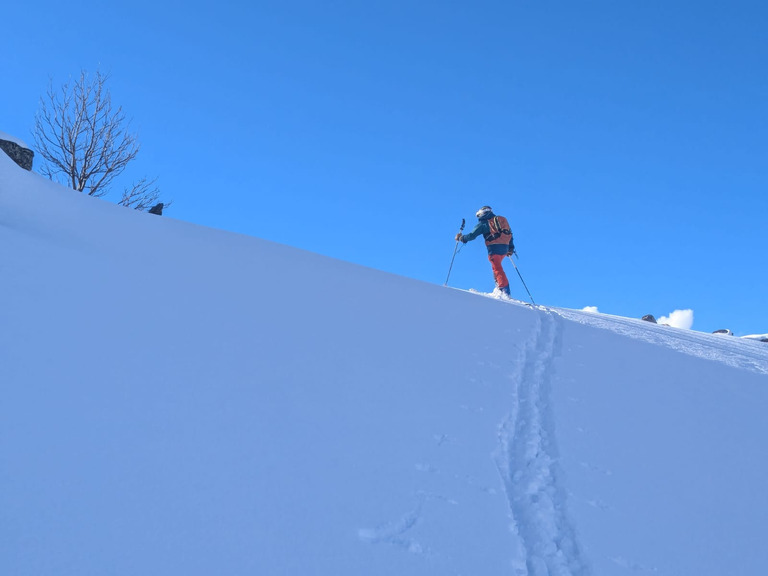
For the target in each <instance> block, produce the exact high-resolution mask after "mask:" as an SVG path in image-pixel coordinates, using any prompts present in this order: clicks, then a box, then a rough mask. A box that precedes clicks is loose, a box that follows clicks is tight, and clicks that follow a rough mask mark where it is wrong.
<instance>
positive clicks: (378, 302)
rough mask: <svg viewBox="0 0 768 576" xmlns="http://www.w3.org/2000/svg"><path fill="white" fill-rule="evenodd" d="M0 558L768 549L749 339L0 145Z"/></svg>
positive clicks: (111, 563) (529, 569)
mask: <svg viewBox="0 0 768 576" xmlns="http://www.w3.org/2000/svg"><path fill="white" fill-rule="evenodd" d="M0 267H1V269H2V281H0V300H1V301H2V303H3V306H2V307H0V385H1V386H2V399H3V400H2V402H1V403H0V510H2V521H0V573H2V574H9V575H23V576H26V575H32V574H35V575H37V574H51V575H53V574H56V575H60V574H77V575H87V574H93V575H97V574H98V575H104V574H115V575H123V574H124V575H126V576H127V575H131V576H133V575H136V574H142V575H144V576H150V575H164V576H165V575H168V574H184V575H185V576H189V575H197V574H199V575H201V576H202V575H205V576H209V575H211V574H226V575H240V574H251V575H252V574H269V575H283V574H284V575H307V574H323V575H329V576H330V575H332V576H341V575H355V576H359V575H362V574H365V575H382V576H383V575H386V576H391V575H394V574H397V575H398V576H402V575H409V574H413V575H420V576H421V575H426V574H434V575H440V576H444V575H450V574H456V575H458V574H463V575H469V576H479V575H503V574H510V575H515V576H521V575H531V576H534V575H535V576H541V575H545V574H552V575H555V574H556V575H574V576H576V575H586V574H595V575H600V576H602V575H614V574H615V575H621V574H638V573H639V574H643V573H652V574H659V575H686V574H688V575H695V576H705V575H717V576H721V575H723V574H761V573H764V572H765V571H766V570H768V549H766V547H765V546H763V544H762V541H763V536H764V534H765V526H766V522H767V521H768V496H766V491H765V490H764V480H765V478H766V473H767V472H768V464H767V463H766V459H765V457H764V456H765V448H764V446H765V439H766V438H767V437H768V423H767V421H766V418H765V413H766V411H768V346H766V344H764V343H762V342H758V341H749V340H745V339H740V338H732V337H730V338H727V337H721V336H717V335H709V334H699V333H695V332H692V331H688V330H678V329H675V328H670V327H664V326H658V325H652V324H649V323H647V322H642V321H640V320H632V319H626V318H617V317H611V316H607V315H602V314H594V313H589V312H582V311H573V310H562V309H548V308H540V309H533V308H531V307H528V306H525V305H523V304H520V303H515V302H504V301H498V300H495V299H492V298H488V297H483V296H482V295H477V294H471V293H469V292H464V291H461V290H456V289H450V288H444V287H442V286H434V285H430V284H426V283H422V282H417V281H414V280H410V279H408V278H402V277H398V276H393V275H391V274H385V273H382V272H379V271H376V270H372V269H368V268H363V267H360V266H356V265H352V264H349V263H345V262H341V261H337V260H333V259H329V258H326V257H322V256H318V255H316V254H312V253H308V252H303V251H300V250H297V249H294V248H290V247H287V246H283V245H278V244H274V243H270V242H268V241H265V240H261V239H257V238H251V237H245V236H240V235H236V234H231V233H227V232H223V231H218V230H212V229H207V228H203V227H199V226H195V225H192V224H189V223H185V222H180V221H175V220H173V219H169V218H167V217H157V216H153V215H149V214H146V213H139V212H136V211H132V210H128V209H125V208H121V207H117V206H114V205H112V204H109V203H107V202H105V201H101V200H96V199H92V198H89V197H85V196H83V195H80V194H78V193H75V192H73V191H71V190H67V189H64V188H62V187H59V186H58V185H55V184H52V183H50V182H48V181H45V180H44V179H42V178H41V177H40V176H38V175H36V174H33V173H28V172H25V171H23V170H21V169H19V168H17V167H16V165H15V164H13V163H12V162H11V161H10V160H9V159H8V158H7V157H6V156H5V155H4V154H0Z"/></svg>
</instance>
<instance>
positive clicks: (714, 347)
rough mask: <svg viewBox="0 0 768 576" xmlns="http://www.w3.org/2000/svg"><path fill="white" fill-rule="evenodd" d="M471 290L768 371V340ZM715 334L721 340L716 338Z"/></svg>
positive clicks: (587, 323)
mask: <svg viewBox="0 0 768 576" xmlns="http://www.w3.org/2000/svg"><path fill="white" fill-rule="evenodd" d="M468 292H470V293H471V294H477V295H479V296H485V297H486V298H493V299H495V300H501V301H503V302H507V303H509V304H513V305H516V306H528V307H530V308H534V309H536V310H542V311H546V312H551V313H554V314H557V315H558V316H560V317H562V318H565V319H566V320H570V321H572V322H576V323H578V324H584V325H587V326H593V327H595V328H601V329H603V330H610V331H611V332H614V333H616V334H621V335H622V336H627V337H629V338H633V339H635V340H642V341H644V342H648V343H650V344H656V345H659V346H664V347H665V348H669V349H671V350H677V351H678V352H682V353H683V354H688V355H690V356H696V357H697V358H706V359H707V360H714V361H716V362H722V363H724V364H726V365H728V366H732V367H734V368H740V369H742V370H749V371H751V372H757V373H758V374H768V344H766V343H765V342H759V341H757V340H750V339H748V338H738V337H736V336H723V335H717V334H708V333H706V332H697V331H695V330H685V329H682V328H673V327H671V326H662V325H659V324H652V323H650V322H646V321H644V320H639V319H637V318H625V317H623V316H613V315H610V314H604V313H602V312H587V311H585V310H573V309H570V308H557V307H554V306H541V305H538V304H535V305H532V304H529V303H527V302H524V301H522V300H515V299H510V298H506V297H502V296H500V295H498V294H496V293H493V292H490V293H487V292H480V291H478V290H474V289H469V290H468ZM713 338H716V339H717V340H713Z"/></svg>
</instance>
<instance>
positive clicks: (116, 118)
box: [34, 71, 159, 210]
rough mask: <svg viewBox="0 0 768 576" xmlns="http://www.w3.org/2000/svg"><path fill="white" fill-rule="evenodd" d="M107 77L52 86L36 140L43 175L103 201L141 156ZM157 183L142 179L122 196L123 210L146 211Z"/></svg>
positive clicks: (98, 75) (155, 195)
mask: <svg viewBox="0 0 768 576" xmlns="http://www.w3.org/2000/svg"><path fill="white" fill-rule="evenodd" d="M108 79H109V75H107V74H102V73H101V72H99V71H97V72H96V74H95V76H93V77H90V76H89V75H88V73H87V72H85V71H81V72H80V77H79V78H77V79H76V80H75V81H74V82H72V83H70V82H66V83H65V84H64V85H63V86H62V87H61V89H60V90H58V91H56V90H54V88H53V85H52V83H51V84H49V86H48V91H47V93H46V96H45V98H41V99H40V109H39V111H38V113H37V115H36V117H35V130H34V139H35V145H36V147H37V151H38V152H39V154H40V156H42V158H43V160H44V163H43V166H42V168H41V169H40V172H41V173H42V174H43V175H44V176H47V177H48V178H50V179H51V180H56V181H58V182H60V183H62V184H65V185H66V186H69V187H71V188H73V189H74V190H78V191H79V192H85V193H87V194H88V195H90V196H96V197H100V196H104V195H106V194H107V193H109V191H110V185H111V184H112V182H113V181H114V179H115V178H116V177H117V176H119V175H120V174H122V172H123V171H124V170H125V168H126V166H127V165H128V164H129V163H130V162H131V161H132V160H134V159H135V158H136V155H137V154H138V153H139V143H138V141H137V140H136V136H135V135H134V134H131V133H129V132H127V131H126V127H127V126H128V121H127V120H126V117H125V114H124V113H123V109H122V107H121V106H117V107H113V105H112V97H111V95H110V92H109V89H108V88H107V87H106V83H107V80H108ZM154 183H155V180H152V181H147V179H146V178H142V179H141V180H140V181H139V182H138V183H137V184H134V185H133V186H132V188H130V189H126V190H125V191H124V192H123V197H122V200H121V201H120V202H118V203H119V204H120V205H123V206H129V207H134V208H136V209H139V210H144V209H146V207H147V206H149V205H150V204H151V203H152V202H153V201H154V200H157V198H158V196H159V191H158V189H157V188H156V187H153V185H154Z"/></svg>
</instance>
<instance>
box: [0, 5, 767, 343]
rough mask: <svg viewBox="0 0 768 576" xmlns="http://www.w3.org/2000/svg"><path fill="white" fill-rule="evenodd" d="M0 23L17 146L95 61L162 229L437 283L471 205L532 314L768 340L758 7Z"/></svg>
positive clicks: (146, 10) (461, 263)
mask: <svg viewBox="0 0 768 576" xmlns="http://www.w3.org/2000/svg"><path fill="white" fill-rule="evenodd" d="M2 13H3V21H4V24H5V26H4V27H3V28H4V30H3V35H4V38H3V39H4V50H3V51H2V55H0V59H1V60H0V61H1V62H2V73H3V78H4V82H3V84H4V87H3V89H2V91H0V114H1V115H0V130H2V131H4V132H7V133H9V134H12V135H14V136H17V137H19V138H21V139H23V140H26V141H27V142H29V143H31V141H32V137H31V129H32V126H33V122H34V114H35V111H36V109H37V107H38V102H39V98H40V96H41V95H42V94H43V93H44V91H45V89H46V87H47V84H48V79H49V78H52V79H53V82H54V85H58V84H60V83H61V82H63V81H64V80H66V79H67V77H68V76H69V75H77V74H78V73H79V71H80V70H81V69H85V70H89V71H94V70H96V69H97V68H99V69H100V70H101V71H103V72H108V73H110V74H111V80H110V84H109V86H110V88H111V92H112V96H113V99H114V101H115V102H116V103H118V104H121V105H122V106H123V108H124V110H125V112H126V113H127V115H128V116H129V117H131V118H132V119H133V123H132V129H133V130H134V131H135V132H137V133H138V136H139V140H140V142H141V144H142V150H141V153H140V155H139V157H138V159H137V160H136V161H135V163H134V164H133V166H132V167H131V168H130V169H129V171H128V173H126V180H130V179H134V180H135V179H138V178H139V177H141V176H144V175H146V176H149V177H155V176H157V177H158V184H159V186H160V189H161V192H162V195H163V196H164V197H165V198H169V199H173V201H174V205H173V207H172V208H171V209H170V210H169V211H168V213H167V215H168V216H169V217H174V218H178V219H182V220H187V221H191V222H196V223H199V224H204V225H208V226H213V227H217V228H223V229H227V230H232V231H237V232H242V233H245V234H249V235H253V236H258V237H262V238H266V239H270V240H274V241H277V242H281V243H285V244H290V245H293V246H298V247H301V248H306V249H308V250H311V251H314V252H319V253H323V254H327V255H330V256H334V257H337V258H340V259H343V260H349V261H353V262H358V263H360V264H364V265H367V266H370V267H373V268H378V269H383V270H387V271H391V272H394V273H397V274H401V275H404V276H409V277H414V278H418V279H421V280H425V281H427V282H432V283H436V284H442V283H443V282H444V280H445V276H446V273H447V271H448V265H449V263H450V259H451V255H452V254H453V249H454V244H455V243H454V241H453V236H454V234H455V232H456V230H457V228H458V224H459V223H460V221H461V219H462V218H467V221H468V222H467V223H468V226H471V225H472V224H474V222H475V218H474V212H475V211H476V210H477V208H479V207H480V206H481V205H483V204H490V205H491V206H493V208H494V209H495V210H496V211H497V212H498V213H500V214H503V215H506V216H507V217H508V218H509V219H510V222H511V223H512V226H513V230H514V232H515V238H516V244H517V246H518V251H519V253H520V260H519V267H520V270H521V272H522V273H523V276H524V278H525V281H526V283H527V284H528V287H529V288H530V289H531V292H532V293H533V296H534V298H535V299H536V301H537V302H539V303H544V304H550V305H557V306H566V307H571V308H581V307H584V306H588V305H591V306H597V307H598V308H599V309H600V311H601V312H606V313H610V314H618V315H623V316H634V317H639V316H642V315H643V314H646V313H652V314H655V315H656V316H662V315H666V314H669V313H670V312H672V311H673V310H674V309H684V308H691V309H693V311H694V314H695V321H694V325H693V328H694V329H695V330H702V331H711V330H715V329H718V328H723V327H728V328H731V329H732V330H734V331H735V332H736V333H737V334H748V333H754V332H766V331H768V312H766V297H765V292H766V288H767V287H768V272H766V269H768V256H766V252H765V244H766V237H767V236H768V234H766V216H767V215H768V194H766V182H768V33H767V32H766V31H767V30H768V4H766V3H765V2H762V1H757V0H755V1H742V0H736V1H733V2H728V3H722V2H713V1H701V0H698V1H675V0H664V1H650V2H630V1H622V2H616V1H615V0H612V1H608V0H604V1H588V2H572V1H559V2H533V1H528V0H526V1H519V0H504V1H501V0H499V1H472V2H470V1H464V2H438V1H415V2H414V1H412V0H408V1H401V0H395V1H392V0H389V1H386V2H378V1H377V2H372V1H359V2H352V1H349V0H339V1H331V2H305V1H292V0H281V1H279V2H278V1H270V2H259V1H256V2H240V3H232V2H217V3H214V2H205V3H201V2H147V1H143V0H139V1H136V2H132V3H131V5H130V7H128V8H124V7H121V5H119V4H110V3H106V4H105V3H102V2H73V3H68V4H67V5H62V4H61V3H58V2H49V1H46V0H43V1H41V2H38V3H37V4H35V6H34V8H32V7H29V6H24V5H22V4H20V3H11V4H10V5H8V6H4V7H3V8H2ZM36 166H37V165H36ZM484 252H485V251H484V247H483V245H482V241H481V240H478V241H476V242H475V243H473V244H469V245H467V246H465V247H464V248H463V250H462V251H461V252H460V253H459V255H458V256H457V258H456V262H455V264H454V268H453V272H452V275H451V282H450V284H451V285H453V286H457V287H461V288H470V287H472V288H476V289H479V290H485V291H489V290H491V288H492V286H493V280H492V276H491V273H490V266H489V265H488V262H487V261H486V259H485V254H484ZM168 257H169V258H173V254H168ZM507 268H508V271H509V274H511V276H510V278H511V280H512V288H513V295H514V296H517V297H520V298H523V299H525V298H526V294H525V292H524V290H523V287H522V285H521V284H520V283H519V280H518V279H517V276H516V274H515V272H514V269H512V268H511V267H510V266H509V265H507ZM284 281H285V282H286V283H295V282H301V283H305V284H306V286H307V289H308V290H311V289H312V278H311V277H310V276H306V275H303V271H302V270H296V275H295V276H293V277H290V278H285V280H284ZM160 299H161V300H162V296H161V297H160ZM469 328H470V327H467V326H457V327H456V330H457V335H458V334H461V333H466V331H467V330H468V329H469Z"/></svg>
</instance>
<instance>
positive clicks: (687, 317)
mask: <svg viewBox="0 0 768 576" xmlns="http://www.w3.org/2000/svg"><path fill="white" fill-rule="evenodd" d="M658 323H659V324H666V325H668V326H672V327H674V328H684V329H685V330H690V328H691V327H692V326H693V310H690V309H686V310H675V311H673V312H672V313H671V314H670V315H669V316H662V317H661V318H659V319H658Z"/></svg>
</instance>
